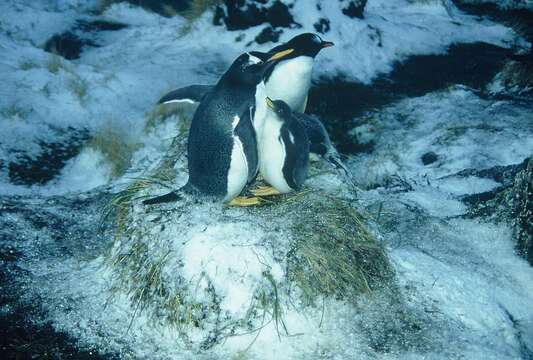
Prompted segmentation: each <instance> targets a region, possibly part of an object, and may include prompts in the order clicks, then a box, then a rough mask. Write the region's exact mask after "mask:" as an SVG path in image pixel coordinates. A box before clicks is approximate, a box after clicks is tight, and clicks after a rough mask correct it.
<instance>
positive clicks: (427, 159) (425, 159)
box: [421, 151, 439, 165]
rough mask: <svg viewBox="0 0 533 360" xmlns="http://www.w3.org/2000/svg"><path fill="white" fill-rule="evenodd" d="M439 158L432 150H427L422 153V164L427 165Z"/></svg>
mask: <svg viewBox="0 0 533 360" xmlns="http://www.w3.org/2000/svg"><path fill="white" fill-rule="evenodd" d="M438 159H439V156H438V155H437V154H435V153H434V152H433V151H430V152H427V153H425V154H424V155H422V158H421V160H422V164H424V165H429V164H433V163H434V162H435V161H437V160H438Z"/></svg>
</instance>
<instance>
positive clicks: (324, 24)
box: [313, 18, 330, 34]
mask: <svg viewBox="0 0 533 360" xmlns="http://www.w3.org/2000/svg"><path fill="white" fill-rule="evenodd" d="M313 26H314V27H315V30H316V31H317V32H319V33H321V34H325V33H327V32H328V31H329V29H330V26H329V20H328V19H325V18H320V19H319V20H318V21H317V22H316V23H315V24H314V25H313Z"/></svg>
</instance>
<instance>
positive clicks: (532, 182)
mask: <svg viewBox="0 0 533 360" xmlns="http://www.w3.org/2000/svg"><path fill="white" fill-rule="evenodd" d="M513 190H514V191H513V193H514V194H513V195H514V196H513V199H514V207H513V215H514V217H515V219H516V220H515V224H514V225H515V226H514V230H515V237H516V242H517V243H516V247H517V250H518V253H519V254H520V255H521V256H522V257H524V258H525V259H526V260H527V261H528V262H529V263H530V264H531V265H532V266H533V157H530V158H529V161H528V162H527V167H526V169H524V170H523V171H521V172H520V173H519V174H518V175H517V176H516V178H515V185H514V187H513Z"/></svg>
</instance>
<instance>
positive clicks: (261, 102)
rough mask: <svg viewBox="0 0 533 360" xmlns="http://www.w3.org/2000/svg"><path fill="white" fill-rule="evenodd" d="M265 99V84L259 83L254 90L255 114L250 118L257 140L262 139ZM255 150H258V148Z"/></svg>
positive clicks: (265, 107)
mask: <svg viewBox="0 0 533 360" xmlns="http://www.w3.org/2000/svg"><path fill="white" fill-rule="evenodd" d="M266 97H267V91H266V87H265V84H264V83H263V82H262V81H261V83H259V85H257V87H256V90H255V113H254V114H253V115H254V117H253V118H252V119H253V121H252V124H253V126H254V130H255V135H256V137H257V139H258V140H259V139H261V137H262V133H263V127H264V124H265V117H266V114H267V105H266ZM257 150H259V148H258V149H257Z"/></svg>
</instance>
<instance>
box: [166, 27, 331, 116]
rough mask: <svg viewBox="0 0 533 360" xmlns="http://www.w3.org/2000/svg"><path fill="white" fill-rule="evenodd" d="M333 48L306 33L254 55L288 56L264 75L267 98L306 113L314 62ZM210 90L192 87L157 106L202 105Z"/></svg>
mask: <svg viewBox="0 0 533 360" xmlns="http://www.w3.org/2000/svg"><path fill="white" fill-rule="evenodd" d="M330 46H333V43H332V42H329V41H324V40H322V39H321V38H320V36H318V35H316V34H312V33H304V34H300V35H297V36H295V37H294V38H292V39H291V40H289V41H288V42H286V43H284V44H281V45H279V46H276V47H274V48H272V49H271V50H269V51H268V52H266V53H265V52H259V51H253V52H251V54H253V55H254V56H256V57H258V58H260V59H261V60H263V61H266V60H267V59H269V58H271V57H272V56H274V55H275V54H279V53H284V52H287V53H286V55H285V56H283V59H282V60H280V61H279V62H277V63H276V65H275V66H273V67H271V68H270V69H269V70H268V71H267V73H266V74H265V87H266V92H267V95H268V96H270V97H271V98H273V99H280V100H283V101H284V102H285V103H287V105H289V106H290V108H291V109H293V110H294V111H298V112H304V111H305V107H306V104H307V94H308V92H309V88H310V86H311V73H312V70H313V64H314V59H315V57H316V55H318V53H319V52H320V50H322V49H324V48H327V47H330ZM211 90H212V86H210V85H191V86H187V87H184V88H180V89H177V90H174V91H171V92H170V93H168V94H166V95H165V96H163V97H162V98H161V99H160V100H159V102H158V103H159V104H163V103H171V102H180V101H184V102H186V101H190V100H192V101H201V100H202V98H203V96H205V94H206V93H208V92H209V91H211Z"/></svg>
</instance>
